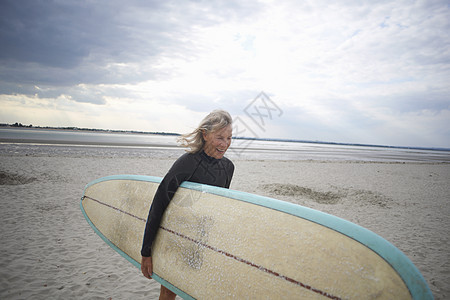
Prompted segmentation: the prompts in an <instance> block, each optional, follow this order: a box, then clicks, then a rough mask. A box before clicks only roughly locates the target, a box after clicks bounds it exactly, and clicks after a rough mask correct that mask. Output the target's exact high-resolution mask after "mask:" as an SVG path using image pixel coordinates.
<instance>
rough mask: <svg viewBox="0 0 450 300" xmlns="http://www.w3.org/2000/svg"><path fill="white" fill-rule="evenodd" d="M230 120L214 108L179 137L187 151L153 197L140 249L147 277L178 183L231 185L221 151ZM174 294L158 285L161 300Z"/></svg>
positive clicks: (229, 133)
mask: <svg viewBox="0 0 450 300" xmlns="http://www.w3.org/2000/svg"><path fill="white" fill-rule="evenodd" d="M231 122H232V119H231V116H230V114H229V113H228V112H226V111H223V110H214V111H213V112H211V113H210V114H209V115H207V116H206V117H205V118H204V119H203V121H202V122H201V123H200V125H199V126H198V127H197V129H195V130H194V131H193V132H191V133H188V134H185V135H182V136H181V137H180V139H179V141H180V142H181V145H182V146H184V147H188V148H190V150H187V153H185V154H183V155H182V156H181V157H180V158H178V159H177V160H176V161H175V163H174V164H173V166H172V167H171V168H170V170H169V172H168V173H167V174H166V176H165V177H164V179H163V180H162V181H161V183H160V185H159V187H158V189H157V191H156V193H155V196H154V198H153V202H152V206H151V207H150V212H149V214H148V218H147V224H146V226H145V233H144V241H143V244H142V250H141V255H142V261H141V270H142V273H143V274H144V276H145V277H147V278H149V279H150V278H151V275H152V273H153V264H152V257H151V246H152V243H153V241H154V239H155V237H156V233H157V231H158V228H159V224H160V222H161V218H162V215H163V213H164V211H165V209H166V208H167V206H168V205H169V202H170V200H172V197H173V196H174V194H175V192H176V190H177V189H178V187H179V186H180V184H181V183H182V182H183V181H192V182H198V183H203V184H209V185H214V186H219V187H224V188H229V187H230V183H231V178H232V177H233V172H234V165H233V163H232V162H231V161H230V160H229V159H228V158H226V157H224V154H225V152H226V151H227V149H228V147H229V146H230V144H231V136H232V127H231ZM175 296H176V295H175V294H174V293H173V292H172V291H170V290H169V289H167V288H165V287H164V286H162V285H161V292H160V299H175Z"/></svg>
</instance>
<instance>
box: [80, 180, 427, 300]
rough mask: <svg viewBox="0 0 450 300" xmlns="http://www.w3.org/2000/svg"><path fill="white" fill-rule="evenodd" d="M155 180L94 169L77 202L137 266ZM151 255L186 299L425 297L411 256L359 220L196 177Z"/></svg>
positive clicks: (167, 217) (159, 275)
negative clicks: (101, 173) (95, 176)
mask: <svg viewBox="0 0 450 300" xmlns="http://www.w3.org/2000/svg"><path fill="white" fill-rule="evenodd" d="M160 181H161V178H159V177H150V176H137V175H117V176H108V177H104V178H100V179H98V180H95V181H93V182H91V183H89V184H88V185H87V186H86V188H85V191H84V195H83V197H82V200H81V203H80V206H81V210H82V212H83V214H84V216H85V217H86V219H87V221H88V223H89V224H90V225H91V226H92V228H93V229H94V230H95V232H96V233H97V234H98V235H99V236H100V237H101V238H102V239H103V240H104V241H105V242H106V243H107V244H108V245H110V246H111V247H112V248H113V249H114V250H115V251H117V252H118V253H120V254H121V255H122V256H123V257H125V258H126V259H127V260H129V261H130V262H131V263H132V264H133V265H135V266H136V267H138V268H140V260H141V256H140V249H141V245H142V239H143V233H144V228H145V223H146V218H147V215H148V211H149V208H150V205H151V202H152V200H153V195H154V193H155V191H156V189H157V187H158V185H159V183H160ZM152 254H153V257H152V258H153V265H154V268H153V271H154V274H153V278H154V279H155V280H157V281H158V282H160V283H161V284H163V285H164V286H166V287H168V288H169V289H171V290H172V291H174V292H175V293H177V294H178V295H179V296H180V297H182V298H184V299H243V298H253V299H433V296H432V294H431V291H430V289H429V288H428V286H427V284H426V282H425V280H424V278H423V277H422V275H421V274H420V272H419V271H418V270H417V268H416V267H415V266H414V265H413V264H412V262H411V261H410V260H409V259H408V258H407V257H406V256H405V255H404V254H403V253H402V252H401V251H400V250H398V249H397V248H396V247H394V246H393V245H392V244H390V243H389V242H387V241H386V240H384V239H383V238H381V237H380V236H378V235H376V234H375V233H373V232H371V231H369V230H367V229H365V228H362V227H361V226H358V225H356V224H353V223H351V222H348V221H345V220H343V219H340V218H338V217H335V216H332V215H329V214H326V213H323V212H320V211H317V210H313V209H309V208H306V207H303V206H299V205H295V204H291V203H288V202H284V201H279V200H275V199H271V198H267V197H262V196H258V195H254V194H249V193H244V192H239V191H234V190H228V189H224V188H219V187H213V186H208V185H203V184H198V183H191V182H184V183H182V185H181V186H180V188H179V189H178V191H177V192H176V194H175V196H174V198H173V199H172V201H171V203H170V204H169V206H168V208H167V210H166V212H165V213H164V216H163V219H162V221H161V226H160V229H159V231H158V234H157V237H156V240H155V242H154V245H153V251H152Z"/></svg>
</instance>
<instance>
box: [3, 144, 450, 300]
mask: <svg viewBox="0 0 450 300" xmlns="http://www.w3.org/2000/svg"><path fill="white" fill-rule="evenodd" d="M5 147H6V146H5ZM27 149H28V148H27ZM39 149H40V150H39V151H21V148H20V146H16V148H14V150H11V151H2V152H0V166H1V167H0V189H1V194H2V201H1V202H0V208H1V212H2V218H0V228H1V243H0V250H1V253H2V256H1V258H0V280H1V285H0V298H1V299H60V298H69V299H157V298H158V295H159V284H157V283H156V282H155V281H149V280H148V279H146V278H144V277H143V276H142V275H141V273H140V270H138V269H137V268H136V267H134V266H133V265H131V264H130V263H129V262H128V261H126V260H125V259H123V258H122V257H121V256H120V255H119V254H118V253H116V252H115V251H114V250H112V249H111V248H110V247H109V246H108V245H106V243H104V242H103V240H102V239H101V238H100V237H99V236H98V235H97V234H95V232H94V231H93V230H92V229H91V227H90V226H89V225H88V223H87V222H86V220H85V219H84V217H83V215H82V213H81V211H80V207H79V202H80V197H81V196H82V193H83V189H84V187H85V185H86V184H87V183H89V182H91V181H92V180H95V179H97V178H100V177H104V176H109V175H117V174H137V175H151V176H160V177H162V176H164V175H165V173H166V172H167V170H168V169H169V168H170V166H171V165H172V163H173V161H174V160H175V159H176V157H177V156H178V155H179V154H181V153H182V150H181V149H180V151H179V152H173V153H172V152H171V154H170V155H167V156H166V157H164V155H163V154H161V153H160V154H158V155H157V156H155V157H153V156H152V155H145V153H144V152H143V153H144V154H143V155H140V156H128V155H116V154H114V153H113V152H111V153H109V152H101V153H102V154H101V155H99V154H98V152H95V153H94V152H89V151H85V152H82V153H81V152H76V151H65V147H48V148H39ZM43 149H44V150H43ZM90 153H91V154H90ZM161 155H162V156H161ZM232 159H233V162H234V164H235V174H234V178H233V181H232V184H231V187H230V188H231V189H234V190H240V191H244V192H249V193H255V194H259V195H264V196H269V197H272V198H276V199H280V200H283V201H288V202H292V203H296V204H299V205H303V206H307V207H310V208H314V209H318V210H321V211H323V212H326V213H329V214H332V215H336V216H338V217H341V218H343V219H346V220H349V221H351V222H354V223H356V224H358V225H361V226H363V227H365V228H367V229H369V230H371V231H373V232H375V233H376V234H378V235H380V236H381V237H383V238H385V239H387V240H388V241H389V242H391V243H392V244H394V245H395V246H396V247H398V248H399V249H400V250H401V251H403V252H404V253H405V254H406V255H407V256H408V257H409V258H410V259H411V261H412V262H413V263H414V264H415V266H416V267H417V268H418V269H419V270H420V272H421V273H422V274H423V276H424V278H425V280H426V281H427V283H428V284H429V287H430V289H431V290H432V292H433V295H434V297H435V298H436V299H448V298H449V297H450V287H449V284H448V282H449V281H450V254H449V253H450V251H449V249H450V244H449V237H450V220H449V218H448V216H449V215H450V205H449V201H450V187H449V184H448V183H449V182H450V164H449V163H438V162H374V161H355V160H345V161H342V160H294V161H292V160H283V156H280V158H279V159H247V158H246V159H243V158H242V157H240V156H238V155H235V156H234V157H232Z"/></svg>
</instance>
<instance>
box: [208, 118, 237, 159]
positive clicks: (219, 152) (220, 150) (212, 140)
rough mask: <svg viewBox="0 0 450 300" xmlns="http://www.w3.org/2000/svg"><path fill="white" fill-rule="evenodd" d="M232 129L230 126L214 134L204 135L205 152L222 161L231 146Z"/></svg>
mask: <svg viewBox="0 0 450 300" xmlns="http://www.w3.org/2000/svg"><path fill="white" fill-rule="evenodd" d="M231 135H232V128H231V125H228V126H226V127H224V128H222V129H219V130H217V131H214V132H208V133H203V139H204V140H205V145H204V146H203V150H204V151H205V153H206V154H208V156H211V157H214V158H216V159H221V158H222V157H223V155H224V154H225V152H226V151H227V150H228V147H230V144H231Z"/></svg>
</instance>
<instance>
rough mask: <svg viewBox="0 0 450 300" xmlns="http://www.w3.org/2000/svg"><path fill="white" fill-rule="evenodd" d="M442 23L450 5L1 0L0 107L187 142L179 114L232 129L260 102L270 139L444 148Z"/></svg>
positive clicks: (447, 54) (449, 40) (448, 26)
mask: <svg viewBox="0 0 450 300" xmlns="http://www.w3.org/2000/svg"><path fill="white" fill-rule="evenodd" d="M449 15H450V8H449V6H448V4H447V2H446V1H432V2H431V1H409V0H402V1H376V2H373V1H350V0H348V1H343V0H342V1H338V2H336V3H329V1H322V0H319V1H311V2H298V1H283V2H272V1H245V2H244V1H219V0H218V1H205V2H201V1H180V2H169V1H138V0H133V1H129V2H127V4H126V5H124V4H123V3H122V2H119V1H116V0H113V1H105V2H103V3H102V4H99V3H93V2H90V1H63V2H59V1H55V2H51V1H39V0H36V1H20V2H17V1H1V2H0V103H1V104H2V106H5V105H6V104H7V105H9V107H11V105H12V104H11V103H12V102H11V101H12V100H11V99H14V101H22V102H24V103H26V105H29V107H28V108H29V109H31V108H33V109H37V108H36V107H37V105H38V103H39V102H42V103H45V105H44V106H46V105H50V103H52V101H53V108H52V110H51V112H52V113H54V114H57V112H58V107H60V108H59V109H61V111H64V112H65V113H66V107H67V105H69V103H70V104H71V106H72V109H75V107H76V108H77V109H76V111H78V114H79V115H83V116H85V115H86V114H87V113H89V112H88V111H86V112H84V111H85V110H89V111H90V112H95V114H98V115H102V116H105V117H104V118H105V119H104V120H105V121H104V124H109V125H108V126H111V125H114V124H113V122H112V120H114V116H116V115H115V113H116V111H117V109H118V107H120V106H121V105H123V106H124V107H125V108H126V109H123V110H124V112H123V114H124V115H126V116H127V118H128V119H129V120H134V122H135V128H134V129H137V130H139V127H141V126H145V127H147V126H156V127H158V128H160V127H161V124H164V125H165V126H168V127H169V128H175V127H174V126H173V124H179V125H177V126H180V128H179V130H177V131H183V130H182V129H183V128H182V127H181V126H182V125H181V121H186V122H193V120H192V119H190V118H188V117H183V118H181V117H180V115H181V114H184V113H185V114H188V115H189V114H191V115H193V116H200V115H203V114H205V113H207V112H209V111H210V110H212V109H214V108H218V107H220V108H224V109H227V110H229V111H230V113H232V115H234V116H240V115H243V109H244V107H245V106H246V103H249V102H250V101H252V100H253V99H254V97H256V96H257V95H258V94H259V92H260V91H262V90H263V91H265V92H266V93H268V94H270V96H271V97H272V98H273V99H274V101H277V104H278V105H279V106H280V107H281V108H282V109H283V111H285V112H286V114H285V116H284V117H283V118H281V119H279V120H277V123H273V125H272V126H273V127H271V129H270V130H269V129H268V131H267V132H266V133H265V134H267V135H277V136H279V137H288V138H294V137H297V138H300V139H312V140H333V141H344V142H345V141H351V142H358V141H363V140H364V141H365V142H368V143H370V141H376V142H377V143H383V144H387V143H391V142H393V141H394V142H395V139H394V137H395V136H396V135H397V136H401V137H405V138H404V139H405V142H404V143H405V144H409V145H411V144H415V141H420V142H421V143H422V142H427V143H430V145H431V144H433V145H437V144H439V145H442V143H443V142H441V141H443V140H450V137H449V135H448V132H446V131H443V130H442V129H441V126H443V125H445V118H443V117H442V116H447V113H448V111H449V110H450V108H449V106H450V99H449V96H448V95H450V86H449V85H448V82H449V80H450V73H449V72H450V71H449V67H448V66H449V65H450V51H449V50H448V49H450V37H449V35H448V34H447V32H448V31H449V30H450V21H449V20H450V18H449ZM10 95H14V97H12V98H11V97H9V96H10ZM6 99H8V100H6ZM30 99H33V101H30ZM62 99H64V101H62ZM47 108H48V107H47ZM17 109H18V108H17ZM164 109H166V110H167V111H165V110H164ZM22 110H25V108H22ZM156 112H157V113H158V114H160V115H161V116H164V118H167V120H170V121H165V120H166V119H164V118H160V117H158V115H157V114H156ZM16 114H17V115H20V113H19V112H16ZM32 115H33V114H32V113H30V114H27V118H28V117H31V116H32ZM46 115H47V116H48V117H49V114H46ZM70 115H71V116H72V117H71V118H67V119H66V120H69V119H70V120H73V121H71V122H73V124H67V125H73V126H78V124H76V123H75V122H79V121H80V120H81V119H82V118H78V117H76V114H75V113H71V114H70ZM432 115H434V116H436V120H434V119H433V118H432V117H431V116H432ZM149 116H151V119H152V120H154V121H150V119H149V118H150V117H149ZM49 118H50V117H49ZM107 119H108V121H106V120H107ZM40 120H42V119H40ZM55 120H56V119H55ZM19 121H21V122H26V121H25V120H19ZM179 121H180V122H179ZM83 122H84V121H83ZM33 123H36V122H34V121H33ZM84 124H85V123H84ZM98 124H99V123H92V126H98ZM131 124H132V122H131V121H130V122H129V125H127V126H132V125H131ZM418 124H423V130H420V128H417V126H420V125H418ZM105 126H106V125H105ZM114 126H115V125H114ZM102 128H104V126H102ZM297 128H302V130H301V131H299V130H298V129H297ZM386 128H390V131H389V133H383V130H386ZM408 128H409V129H408ZM171 130H172V129H171ZM433 130H434V131H433ZM414 132H422V133H423V134H427V135H428V136H430V137H431V136H433V141H434V142H430V141H429V140H425V139H423V138H421V137H420V136H417V135H416V134H415V133H414ZM391 135H392V137H389V136H391ZM449 146H450V145H449Z"/></svg>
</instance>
